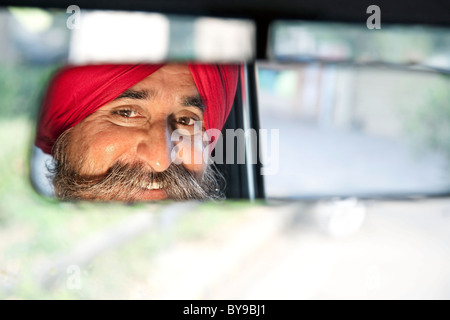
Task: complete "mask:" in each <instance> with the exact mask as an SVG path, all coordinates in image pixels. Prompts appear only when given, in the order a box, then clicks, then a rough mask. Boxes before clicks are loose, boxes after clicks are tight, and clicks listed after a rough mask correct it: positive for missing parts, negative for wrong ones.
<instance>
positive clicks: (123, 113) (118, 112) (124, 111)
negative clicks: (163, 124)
mask: <svg viewBox="0 0 450 320" xmlns="http://www.w3.org/2000/svg"><path fill="white" fill-rule="evenodd" d="M114 114H116V115H119V116H121V117H124V118H136V117H138V116H139V113H137V112H136V111H134V110H130V109H122V110H116V111H114Z"/></svg>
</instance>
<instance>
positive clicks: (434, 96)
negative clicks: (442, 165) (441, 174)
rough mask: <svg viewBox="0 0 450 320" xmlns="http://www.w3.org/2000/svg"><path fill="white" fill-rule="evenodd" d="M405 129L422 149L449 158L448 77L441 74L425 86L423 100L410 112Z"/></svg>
mask: <svg viewBox="0 0 450 320" xmlns="http://www.w3.org/2000/svg"><path fill="white" fill-rule="evenodd" d="M407 131H408V134H409V135H410V138H411V139H412V140H413V141H414V142H415V144H416V145H417V146H419V147H421V148H422V149H427V150H432V151H437V152H440V153H443V154H444V155H445V156H446V158H447V159H449V160H450V78H449V77H448V76H447V77H445V76H442V78H439V79H437V81H432V82H430V83H429V85H428V87H427V88H426V93H425V95H424V99H423V101H422V102H421V103H420V105H419V107H418V108H417V109H415V110H414V112H412V113H410V115H409V116H408V120H407Z"/></svg>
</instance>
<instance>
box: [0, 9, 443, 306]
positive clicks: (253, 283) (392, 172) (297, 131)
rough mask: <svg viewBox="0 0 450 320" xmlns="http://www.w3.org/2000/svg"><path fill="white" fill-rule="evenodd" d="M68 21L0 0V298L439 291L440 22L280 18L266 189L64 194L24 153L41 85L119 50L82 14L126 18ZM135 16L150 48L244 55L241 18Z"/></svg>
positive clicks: (262, 89)
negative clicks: (138, 200)
mask: <svg viewBox="0 0 450 320" xmlns="http://www.w3.org/2000/svg"><path fill="white" fill-rule="evenodd" d="M99 14H100V18H99ZM69 16H70V14H68V13H66V12H64V11H61V10H41V9H27V8H20V9H19V8H0V131H1V134H0V146H1V151H0V175H1V177H0V298H2V299H130V298H134V299H448V298H449V297H450V280H449V279H450V277H449V272H448V270H450V268H449V267H450V241H449V240H450V232H448V230H449V227H450V199H449V198H447V197H446V196H445V195H448V194H449V190H450V182H449V181H450V179H449V173H450V167H449V160H450V159H449V157H450V144H449V141H450V105H449V104H450V90H449V88H450V86H449V84H450V83H449V70H450V31H449V30H448V29H443V28H428V27H423V26H422V27H421V26H417V27H414V28H413V27H410V26H409V27H402V26H390V27H388V26H386V27H384V26H383V29H382V30H372V31H370V30H367V28H366V27H365V26H362V25H348V24H345V25H344V24H327V23H321V24H318V23H308V22H301V21H299V22H292V21H291V22H283V21H279V22H277V23H275V24H273V25H272V26H271V32H270V41H269V48H268V49H269V53H270V55H269V56H270V59H269V60H267V61H258V62H257V64H256V66H257V70H258V74H257V77H258V84H259V86H258V94H259V96H258V99H259V107H260V110H259V111H260V120H261V127H262V128H263V129H277V130H279V137H280V141H279V145H278V154H277V155H275V154H273V152H275V150H270V149H269V147H270V144H268V146H266V149H265V150H264V151H265V156H266V157H267V158H268V159H267V163H270V160H271V158H272V161H274V160H273V159H274V157H275V156H277V157H278V159H279V170H278V172H276V173H275V174H272V175H267V176H265V187H266V195H267V198H268V199H267V200H266V201H261V202H258V201H256V202H246V201H240V202H237V201H226V202H225V203H221V204H219V205H218V204H215V203H170V202H167V203H154V204H139V205H120V204H96V203H84V202H80V203H60V202H58V201H56V200H54V199H51V198H48V197H45V196H42V195H41V194H39V193H38V192H37V191H36V190H39V187H37V188H33V186H32V183H31V178H30V176H32V177H34V178H33V181H34V184H35V185H36V182H39V181H41V182H42V181H45V179H46V177H45V175H42V174H36V172H39V170H38V169H36V168H34V169H33V166H35V163H32V161H31V159H35V158H33V157H32V155H33V152H34V151H33V148H32V146H33V140H34V133H35V128H36V117H37V114H38V112H39V107H40V103H41V99H42V95H43V93H44V90H45V88H46V85H47V82H48V80H49V79H50V77H51V75H52V73H53V72H54V71H55V70H56V69H57V68H59V67H60V66H62V65H64V64H66V63H68V62H69V61H71V62H75V63H86V62H89V61H91V62H92V61H97V62H99V61H103V60H105V59H106V60H111V61H119V62H121V61H122V62H123V61H124V60H123V59H126V53H125V58H123V56H122V57H120V56H117V55H116V56H114V55H113V56H108V57H107V58H105V56H104V54H105V52H104V51H103V53H102V48H101V47H104V48H108V45H114V41H113V40H114V38H112V39H111V40H108V39H107V37H105V39H104V41H103V42H101V41H98V44H101V45H98V46H97V47H98V48H97V49H95V48H94V49H95V50H94V49H93V50H84V49H85V48H86V47H87V44H93V43H94V44H95V37H98V36H99V34H98V33H95V32H93V31H92V30H94V29H95V28H96V27H95V26H90V27H86V25H87V26H89V25H90V23H93V22H92V21H98V19H106V20H103V21H108V19H112V20H109V21H117V19H121V18H120V15H113V16H112V18H111V16H109V17H106V18H102V16H103V14H102V13H96V15H91V16H90V17H93V18H91V19H92V20H91V21H89V18H87V20H85V21H86V22H85V23H86V25H85V29H84V31H83V27H81V29H80V30H78V31H76V29H73V30H71V29H69V28H68V27H67V19H68V17H69ZM134 17H135V18H136V16H134ZM140 17H141V18H142V17H144V18H142V19H143V20H142V21H144V22H139V21H138V20H139V19H135V20H136V23H143V24H141V26H143V25H146V24H147V25H148V24H151V25H152V26H158V27H157V28H156V27H155V28H156V29H154V31H153V33H154V34H149V37H153V38H152V39H155V40H154V41H159V42H158V46H157V50H155V51H154V52H155V53H154V55H153V56H150V54H151V53H149V52H147V51H145V50H147V49H148V48H147V49H146V48H145V47H144V48H142V50H143V51H139V52H144V53H145V54H146V57H147V58H148V60H149V61H158V60H161V59H162V60H166V59H167V60H185V59H199V60H202V61H229V60H242V61H245V60H247V59H250V58H251V57H252V56H253V54H254V52H253V45H252V41H253V38H254V27H253V25H252V23H251V22H248V21H245V20H242V21H240V20H237V21H236V20H220V19H210V18H192V17H187V16H164V15H159V14H148V15H147V14H144V15H143V16H142V15H140ZM149 19H150V20H151V22H149ZM128 21H129V20H128ZM109 23H111V22H109ZM202 26H203V27H202ZM129 28H131V29H132V28H136V25H135V26H130V27H129ZM95 30H97V29H95ZM205 30H206V31H205ZM97 31H98V30H97ZM100 31H101V30H100ZM100 31H98V32H100ZM83 32H84V33H83ZM89 34H91V36H89ZM100 34H101V33H100ZM237 34H238V35H239V36H236V35H237ZM158 39H159V40H158ZM199 39H200V40H199ZM201 39H203V40H201ZM227 39H228V40H227ZM236 39H237V40H236ZM226 41H228V42H226ZM224 44H225V45H224ZM136 48H137V49H138V47H136ZM224 48H226V50H225V49H224ZM233 48H241V49H242V50H234V49H233ZM137 49H136V50H137ZM96 53H97V54H96ZM138 58H139V57H136V56H133V57H132V59H138ZM141 58H142V57H141ZM102 59H103V60H102ZM33 175H34V176H33ZM37 184H38V185H39V183H37ZM40 191H41V192H42V193H44V194H46V193H45V192H46V191H45V188H43V189H42V190H40ZM436 195H441V196H442V197H436V198H433V197H430V196H436Z"/></svg>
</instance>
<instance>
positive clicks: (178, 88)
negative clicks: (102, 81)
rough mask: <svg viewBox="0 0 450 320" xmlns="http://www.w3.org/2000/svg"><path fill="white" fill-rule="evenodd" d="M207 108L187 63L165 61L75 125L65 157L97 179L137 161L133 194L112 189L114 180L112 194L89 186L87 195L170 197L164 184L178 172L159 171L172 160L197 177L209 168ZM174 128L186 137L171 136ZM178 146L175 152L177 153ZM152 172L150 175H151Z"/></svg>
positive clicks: (168, 167)
mask: <svg viewBox="0 0 450 320" xmlns="http://www.w3.org/2000/svg"><path fill="white" fill-rule="evenodd" d="M203 111H204V106H203V103H202V100H201V98H200V95H199V93H198V91H197V88H196V86H195V83H194V80H193V78H192V75H191V73H190V71H189V68H188V66H187V65H178V64H176V65H175V64H172V65H166V66H164V67H162V68H161V69H159V70H158V71H156V72H154V73H153V74H151V75H150V76H149V77H147V78H145V79H144V80H142V81H141V82H139V83H138V84H136V85H135V86H133V87H131V88H130V89H129V90H127V91H125V92H124V93H122V94H121V95H120V96H119V97H118V98H117V99H115V100H114V101H112V102H110V103H108V104H106V105H104V106H102V107H101V108H100V109H98V110H97V111H96V112H94V113H93V114H91V115H90V116H88V117H87V118H86V119H84V120H83V121H82V122H80V123H79V124H78V125H76V126H75V127H73V128H72V129H71V130H70V138H68V141H69V142H67V143H66V144H67V145H66V146H65V147H64V150H63V151H64V156H63V158H65V159H66V162H67V164H66V165H68V166H69V167H70V168H71V169H70V170H71V171H72V174H74V175H75V176H80V177H84V180H85V181H91V182H92V183H94V184H98V183H99V181H100V180H101V179H103V178H104V177H106V176H108V175H109V178H108V179H110V180H112V181H114V179H115V177H114V176H122V175H127V176H129V175H133V174H132V173H129V172H130V171H126V170H125V171H120V170H119V171H118V172H116V171H114V170H115V168H116V167H118V166H119V167H123V166H125V167H133V168H134V167H136V166H138V167H139V169H138V171H139V172H140V175H138V177H139V178H138V177H136V181H134V182H133V185H132V186H131V187H130V188H131V189H138V192H136V193H135V194H133V195H129V197H127V196H124V195H121V196H117V195H114V188H116V189H117V190H119V189H121V188H122V187H121V186H120V185H116V186H115V187H113V188H112V189H111V190H113V195H108V196H101V195H99V196H97V195H90V194H89V192H87V193H86V196H85V197H84V198H92V199H95V200H111V199H115V200H161V199H166V198H168V197H171V195H170V194H168V192H167V188H166V187H167V186H168V184H177V183H178V181H176V180H177V179H176V177H175V176H176V175H175V174H174V173H172V175H171V176H170V177H168V178H164V177H161V176H159V174H165V173H166V172H168V171H169V170H171V168H172V167H173V166H177V165H174V164H173V162H174V160H175V162H176V163H179V165H178V167H180V166H182V168H179V170H184V171H185V172H186V173H189V174H190V175H191V178H194V179H195V180H197V181H198V182H199V183H200V181H201V180H202V177H203V175H204V173H205V170H206V169H207V168H208V164H207V163H205V161H204V160H203V151H204V147H205V144H204V142H203V140H202V134H203V131H204V130H203ZM194 124H196V127H195V126H194ZM199 124H201V127H200V128H199V126H198V125H199ZM175 130H177V132H181V133H182V136H184V137H186V138H188V139H182V140H180V141H181V142H180V141H173V138H172V137H173V136H172V134H173V132H174V131H175ZM175 146H177V149H175V150H177V152H175V153H174V152H173V151H174V147H175ZM174 156H175V157H174ZM133 170H134V169H133ZM149 174H150V175H152V177H150V178H148V176H149ZM111 175H112V177H111ZM143 177H144V178H143ZM164 179H165V181H163V182H161V181H158V180H164ZM137 180H140V181H137ZM168 180H170V181H168ZM172 180H174V181H172ZM77 183H78V182H77ZM200 184H201V183H200ZM64 187H66V186H63V188H64ZM55 188H57V186H56V185H55ZM186 188H190V187H189V186H186ZM131 189H130V190H131ZM127 192H128V191H127ZM129 192H131V191H129ZM129 192H128V193H129Z"/></svg>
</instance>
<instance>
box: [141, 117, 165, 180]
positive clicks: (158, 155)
mask: <svg viewBox="0 0 450 320" xmlns="http://www.w3.org/2000/svg"><path fill="white" fill-rule="evenodd" d="M171 134H172V130H171V128H170V127H169V126H168V125H166V124H164V123H157V124H154V125H151V126H149V128H147V129H145V130H144V129H143V130H142V135H141V139H140V141H139V142H138V145H137V149H136V153H137V156H138V159H139V160H141V161H143V162H145V163H147V164H149V165H150V166H151V167H152V169H153V170H154V171H156V172H162V171H165V170H166V169H167V168H168V167H169V166H170V164H171V162H172V159H171V153H172V149H173V143H172V141H171Z"/></svg>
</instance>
